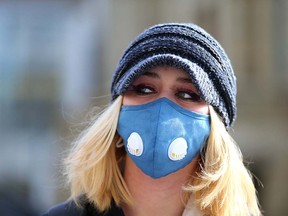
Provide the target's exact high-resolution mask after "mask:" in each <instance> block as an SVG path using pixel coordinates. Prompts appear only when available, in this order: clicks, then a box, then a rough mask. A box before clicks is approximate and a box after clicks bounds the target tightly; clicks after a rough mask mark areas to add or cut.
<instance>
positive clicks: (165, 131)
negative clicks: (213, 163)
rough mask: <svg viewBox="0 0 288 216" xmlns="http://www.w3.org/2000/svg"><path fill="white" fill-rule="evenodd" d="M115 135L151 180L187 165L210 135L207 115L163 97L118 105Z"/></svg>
mask: <svg viewBox="0 0 288 216" xmlns="http://www.w3.org/2000/svg"><path fill="white" fill-rule="evenodd" d="M117 132H118V133H119V135H120V136H121V137H122V138H123V141H124V144H125V149H126V152H127V153H128V154H129V156H130V157H131V158H132V160H133V161H134V163H135V164H136V165H137V166H138V167H139V168H140V169H141V170H142V171H143V172H144V173H145V174H147V175H149V176H151V177H152V178H160V177H163V176H166V175H168V174H170V173H173V172H176V171H178V170H179V169H181V168H183V167H185V166H186V165H188V164H189V163H190V162H191V161H192V160H193V159H194V158H195V156H196V155H197V154H198V153H199V151H200V149H201V147H202V146H203V144H204V143H205V141H206V139H207V137H208V136H209V133H210V120H209V116H208V115H203V114H199V113H195V112H192V111H189V110H186V109H184V108H182V107H181V106H179V105H177V104H175V103H174V102H172V101H170V100H169V99H167V98H160V99H158V100H156V101H153V102H150V103H147V104H143V105H135V106H122V108H121V112H120V116H119V121H118V126H117Z"/></svg>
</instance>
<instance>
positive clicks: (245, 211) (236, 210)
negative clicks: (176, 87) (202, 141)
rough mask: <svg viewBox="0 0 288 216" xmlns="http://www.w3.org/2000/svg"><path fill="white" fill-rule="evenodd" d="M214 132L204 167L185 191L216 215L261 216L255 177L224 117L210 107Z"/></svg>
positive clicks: (207, 211)
mask: <svg viewBox="0 0 288 216" xmlns="http://www.w3.org/2000/svg"><path fill="white" fill-rule="evenodd" d="M209 110H210V118H211V132H210V136H209V138H208V141H207V146H206V152H205V156H204V157H203V156H202V162H201V164H202V167H199V172H197V176H196V177H195V178H194V179H191V182H190V184H188V185H187V186H186V187H184V191H186V192H190V194H192V193H193V194H194V196H195V200H196V203H197V204H198V206H199V208H200V209H201V210H202V211H203V212H204V213H205V214H207V215H213V216H231V215H235V216H247V215H254V216H260V215H262V214H261V211H260V209H259V203H258V200H257V196H256V190H255V187H254V184H253V180H252V176H251V174H250V172H249V171H248V170H247V169H246V167H245V166H244V164H243V158H242V154H241V151H240V149H239V148H238V146H237V144H236V143H235V141H234V140H233V139H232V137H231V136H230V135H229V133H228V132H227V131H226V128H225V126H224V124H223V123H222V121H221V120H220V117H219V116H218V115H217V113H216V112H215V111H214V109H213V108H212V107H211V106H209Z"/></svg>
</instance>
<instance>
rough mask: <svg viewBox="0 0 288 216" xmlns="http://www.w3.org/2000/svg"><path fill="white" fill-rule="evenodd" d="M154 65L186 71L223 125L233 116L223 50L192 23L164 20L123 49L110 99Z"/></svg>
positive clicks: (231, 76) (233, 89) (228, 66)
mask: <svg viewBox="0 0 288 216" xmlns="http://www.w3.org/2000/svg"><path fill="white" fill-rule="evenodd" d="M157 66H171V67H175V68H177V69H181V70H183V71H186V72H187V73H188V74H189V76H190V77H191V80H192V83H193V84H194V85H195V87H196V88H197V90H198V92H199V94H200V96H201V98H202V99H203V100H204V101H206V102H207V103H208V104H210V105H211V106H213V108H214V109H215V111H216V112H217V113H218V114H219V115H220V116H221V117H222V121H223V123H224V124H225V126H226V128H229V127H231V125H232V124H233V122H234V121H235V118H236V91H237V90H236V78H235V76H234V72H233V69H232V66H231V63H230V60H229V58H228V57H227V55H226V53H225V51H224V50H223V48H222V47H221V45H220V44H219V43H218V42H217V41H216V40H215V39H214V38H213V37H212V36H211V35H210V34H208V33H207V32H206V31H205V30H204V29H202V28H200V27H199V26H197V25H194V24H187V23H166V24H159V25H155V26H152V27H150V28H148V29H146V30H145V31H144V32H143V33H141V34H140V35H139V36H138V37H137V38H136V39H135V40H134V41H132V43H131V44H130V45H129V46H128V48H127V49H126V50H125V52H124V54H123V56H122V58H121V59H120V61H119V63H118V65H117V67H116V69H115V72H114V75H113V79H112V86H111V95H112V100H114V99H115V98H117V97H118V96H119V95H123V94H124V93H125V92H126V91H127V89H128V88H129V86H130V85H131V84H132V83H133V81H134V80H135V79H137V78H138V77H139V76H140V75H141V74H143V73H144V72H146V71H147V70H150V69H152V68H154V67H157Z"/></svg>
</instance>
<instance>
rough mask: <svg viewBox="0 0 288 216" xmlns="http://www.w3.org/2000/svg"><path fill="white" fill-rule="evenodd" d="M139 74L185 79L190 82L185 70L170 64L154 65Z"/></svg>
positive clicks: (160, 77) (159, 77) (158, 77)
mask: <svg viewBox="0 0 288 216" xmlns="http://www.w3.org/2000/svg"><path fill="white" fill-rule="evenodd" d="M141 76H148V77H151V78H157V79H165V78H166V79H169V78H171V79H172V78H175V79H185V80H186V81H189V82H191V78H190V76H189V75H188V73H187V72H185V71H183V70H181V69H178V68H175V67H171V66H158V67H154V68H152V69H150V70H147V71H145V72H144V73H143V74H142V75H141ZM141 76H140V77H141Z"/></svg>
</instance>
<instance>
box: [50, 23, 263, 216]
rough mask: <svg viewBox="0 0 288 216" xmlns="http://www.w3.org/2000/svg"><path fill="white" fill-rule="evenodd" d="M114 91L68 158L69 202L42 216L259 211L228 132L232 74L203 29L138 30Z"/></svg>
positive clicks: (233, 114) (233, 99)
mask: <svg viewBox="0 0 288 216" xmlns="http://www.w3.org/2000/svg"><path fill="white" fill-rule="evenodd" d="M111 94H112V102H111V105H110V106H109V107H108V108H107V109H106V110H105V111H104V112H103V113H101V114H100V115H99V116H98V118H97V119H96V121H95V122H93V123H92V124H91V126H90V127H89V128H87V129H86V130H85V131H84V132H83V133H82V135H81V137H80V138H79V140H77V142H76V144H75V146H74V148H73V149H72V151H71V153H70V155H69V157H68V159H67V161H66V165H67V176H68V178H69V183H70V184H71V191H72V199H71V200H69V201H67V202H65V203H62V204H60V205H58V206H56V207H54V208H52V209H51V210H50V211H49V212H48V213H47V215H126V216H131V215H133V216H135V215H136V216H142V215H143V216H144V215H149V216H150V215H165V216H169V215H173V216H175V215H213V216H215V215H216V216H218V215H221V216H223V215H224V216H226V215H227V216H228V215H229V216H231V215H241V216H242V215H243V216H244V215H245V216H246V215H261V212H260V210H259V206H258V201H257V197H256V191H255V188H254V185H253V182H252V178H251V175H250V174H249V172H248V170H247V169H246V168H245V166H244V165H243V162H242V155H241V152H240V150H239V149H238V147H237V145H236V144H235V143H234V141H233V139H232V138H231V137H230V135H229V133H228V132H227V131H228V129H229V128H230V127H231V126H232V124H233V123H234V121H235V118H236V78H235V76H234V73H233V69H232V66H231V64H230V61H229V59H228V57H227V55H226V54H225V51H224V50H223V49H222V47H221V46H220V45H219V43H218V42H217V41H216V40H215V39H214V38H213V37H212V36H211V35H209V34H208V33H207V32H205V30H203V29H202V28H200V27H198V26H196V25H193V24H181V23H167V24H160V25H156V26H153V27H151V28H149V29H147V30H145V31H144V32H143V33H141V34H140V35H139V36H138V37H137V38H136V39H135V40H134V41H133V42H132V43H131V44H130V46H129V47H128V48H127V49H126V51H125V52H124V54H123V56H122V58H121V60H120V62H119V64H118V66H117V68H116V70H115V73H114V76H113V81H112V87H111Z"/></svg>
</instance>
